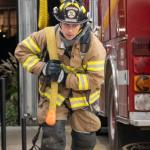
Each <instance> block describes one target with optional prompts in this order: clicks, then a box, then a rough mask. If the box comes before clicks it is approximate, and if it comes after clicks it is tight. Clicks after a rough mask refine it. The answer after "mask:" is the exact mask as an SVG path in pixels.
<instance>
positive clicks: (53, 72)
mask: <svg viewBox="0 0 150 150" xmlns="http://www.w3.org/2000/svg"><path fill="white" fill-rule="evenodd" d="M61 70H62V69H61V65H60V61H59V60H49V61H48V62H47V63H46V65H45V66H44V68H43V74H44V75H45V76H47V77H49V78H50V79H51V81H57V80H58V78H59V76H60V74H61Z"/></svg>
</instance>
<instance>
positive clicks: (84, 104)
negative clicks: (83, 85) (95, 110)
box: [71, 101, 88, 109]
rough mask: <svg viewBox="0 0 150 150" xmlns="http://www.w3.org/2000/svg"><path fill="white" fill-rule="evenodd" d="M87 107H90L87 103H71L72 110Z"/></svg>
mask: <svg viewBox="0 0 150 150" xmlns="http://www.w3.org/2000/svg"><path fill="white" fill-rule="evenodd" d="M85 106H88V103H87V102H86V101H78V102H72V103H71V107H72V109H75V108H81V107H85Z"/></svg>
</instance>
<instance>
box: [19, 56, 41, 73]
mask: <svg viewBox="0 0 150 150" xmlns="http://www.w3.org/2000/svg"><path fill="white" fill-rule="evenodd" d="M39 61H40V59H39V58H38V57H37V56H33V55H32V56H29V57H28V58H27V59H26V60H25V61H24V63H23V64H22V65H23V67H24V68H25V69H26V70H27V71H30V69H31V68H32V67H33V66H34V65H35V64H36V63H38V62H39Z"/></svg>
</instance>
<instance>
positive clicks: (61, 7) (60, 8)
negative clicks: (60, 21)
mask: <svg viewBox="0 0 150 150" xmlns="http://www.w3.org/2000/svg"><path fill="white" fill-rule="evenodd" d="M63 6H64V3H63V4H62V5H61V6H60V7H59V10H60V11H62V9H63Z"/></svg>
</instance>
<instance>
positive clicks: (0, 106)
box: [0, 78, 6, 150]
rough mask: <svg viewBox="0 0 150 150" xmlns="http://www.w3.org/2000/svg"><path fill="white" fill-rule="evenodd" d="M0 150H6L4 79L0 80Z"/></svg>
mask: <svg viewBox="0 0 150 150" xmlns="http://www.w3.org/2000/svg"><path fill="white" fill-rule="evenodd" d="M0 111H1V112H0V114H1V117H0V119H1V149H2V150H6V120H5V119H6V116H5V114H6V79H5V78H0Z"/></svg>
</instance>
